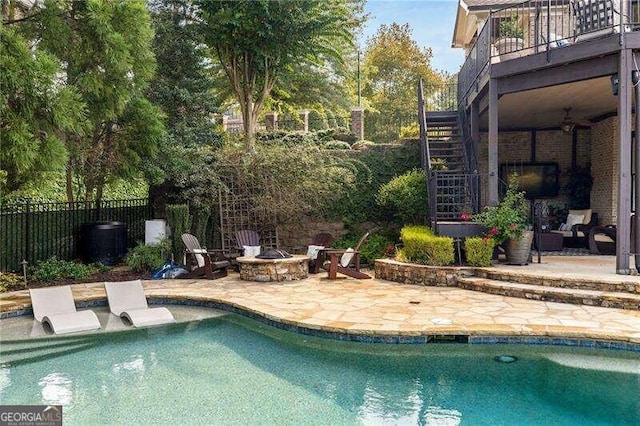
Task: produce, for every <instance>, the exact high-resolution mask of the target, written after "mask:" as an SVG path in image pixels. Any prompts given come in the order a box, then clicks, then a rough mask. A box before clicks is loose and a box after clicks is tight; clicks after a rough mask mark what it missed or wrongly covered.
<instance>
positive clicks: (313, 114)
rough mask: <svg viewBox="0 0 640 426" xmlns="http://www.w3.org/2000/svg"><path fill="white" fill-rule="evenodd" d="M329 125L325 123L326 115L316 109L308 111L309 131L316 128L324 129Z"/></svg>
mask: <svg viewBox="0 0 640 426" xmlns="http://www.w3.org/2000/svg"><path fill="white" fill-rule="evenodd" d="M328 127H329V124H328V123H327V116H326V115H325V114H324V113H322V112H320V111H318V110H317V109H312V110H310V111H309V130H310V131H312V132H313V131H316V130H324V129H327V128H328Z"/></svg>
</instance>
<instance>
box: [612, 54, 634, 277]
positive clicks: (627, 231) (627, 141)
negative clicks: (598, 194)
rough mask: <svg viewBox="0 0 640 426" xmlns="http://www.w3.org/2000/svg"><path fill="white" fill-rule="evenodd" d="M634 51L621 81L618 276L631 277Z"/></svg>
mask: <svg viewBox="0 0 640 426" xmlns="http://www.w3.org/2000/svg"><path fill="white" fill-rule="evenodd" d="M631 70H632V67H631V50H629V49H623V50H621V51H620V64H619V67H618V77H619V80H620V84H619V87H618V134H619V138H620V139H619V141H618V225H617V238H616V240H617V241H616V273H617V274H622V275H629V274H630V273H631V270H630V269H629V256H630V241H631V228H630V225H631V221H630V220H629V217H630V215H631V155H630V154H631V94H632V88H633V85H632V83H631Z"/></svg>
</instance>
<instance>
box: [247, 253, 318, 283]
mask: <svg viewBox="0 0 640 426" xmlns="http://www.w3.org/2000/svg"><path fill="white" fill-rule="evenodd" d="M236 261H237V262H238V265H240V279H241V280H244V281H260V282H269V281H292V280H301V279H304V278H307V277H308V276H309V256H304V255H294V256H292V257H289V258H285V259H258V258H255V257H249V256H241V257H238V258H237V259H236Z"/></svg>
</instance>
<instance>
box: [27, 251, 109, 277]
mask: <svg viewBox="0 0 640 426" xmlns="http://www.w3.org/2000/svg"><path fill="white" fill-rule="evenodd" d="M98 270H99V267H98V266H97V265H85V264H82V263H76V262H69V261H68V260H62V259H58V258H56V257H55V256H54V257H51V258H49V259H47V260H43V261H39V262H37V263H36V264H35V266H34V267H33V268H31V279H33V280H36V281H44V282H49V281H56V280H63V279H70V280H82V279H85V278H88V277H90V276H91V275H92V274H94V273H96V272H98Z"/></svg>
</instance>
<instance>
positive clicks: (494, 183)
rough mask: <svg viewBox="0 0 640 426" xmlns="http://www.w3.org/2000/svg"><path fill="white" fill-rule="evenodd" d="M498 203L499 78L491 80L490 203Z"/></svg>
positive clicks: (493, 204)
mask: <svg viewBox="0 0 640 426" xmlns="http://www.w3.org/2000/svg"><path fill="white" fill-rule="evenodd" d="M496 204H498V80H496V79H495V78H492V79H491V80H489V205H490V206H495V205H496Z"/></svg>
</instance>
